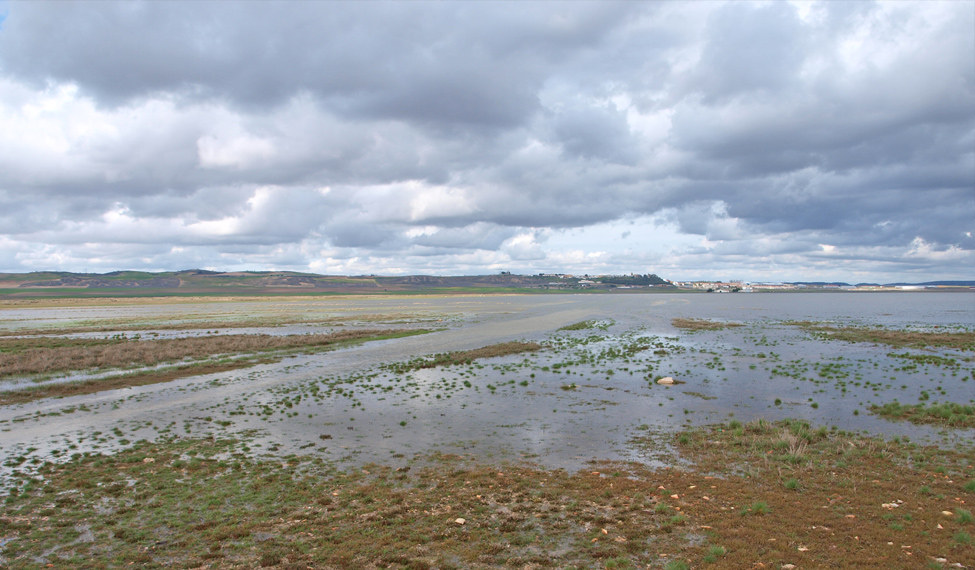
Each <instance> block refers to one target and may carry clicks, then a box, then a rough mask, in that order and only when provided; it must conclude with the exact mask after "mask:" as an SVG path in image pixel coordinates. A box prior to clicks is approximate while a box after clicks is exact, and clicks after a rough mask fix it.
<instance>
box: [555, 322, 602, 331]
mask: <svg viewBox="0 0 975 570" xmlns="http://www.w3.org/2000/svg"><path fill="white" fill-rule="evenodd" d="M609 325H610V322H607V321H597V320H589V321H579V322H578V323H573V324H571V325H565V326H564V327H560V328H558V329H556V330H560V331H581V330H588V329H600V330H606V329H608V328H609Z"/></svg>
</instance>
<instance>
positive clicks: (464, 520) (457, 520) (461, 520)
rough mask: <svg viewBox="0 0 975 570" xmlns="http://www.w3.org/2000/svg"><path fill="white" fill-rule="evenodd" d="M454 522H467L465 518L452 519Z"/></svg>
mask: <svg viewBox="0 0 975 570" xmlns="http://www.w3.org/2000/svg"><path fill="white" fill-rule="evenodd" d="M454 522H455V523H457V524H464V523H466V522H467V519H454Z"/></svg>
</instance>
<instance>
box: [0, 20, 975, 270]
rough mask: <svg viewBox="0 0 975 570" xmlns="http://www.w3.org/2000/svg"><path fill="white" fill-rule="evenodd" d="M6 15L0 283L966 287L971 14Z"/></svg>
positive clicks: (974, 92)
mask: <svg viewBox="0 0 975 570" xmlns="http://www.w3.org/2000/svg"><path fill="white" fill-rule="evenodd" d="M0 18H2V20H0V271H29V270H40V269H62V270H81V269H87V270H89V271H101V270H105V271H108V270H115V269H123V268H133V269H134V268H138V269H155V270H164V269H184V268H191V267H201V268H213V269H225V270H231V269H272V268H274V269H293V270H310V271H317V272H323V273H346V274H360V273H378V274H403V273H438V274H459V273H492V272H496V271H499V270H508V271H515V272H541V271H545V272H548V271H564V272H573V273H580V274H581V273H589V274H599V273H623V272H625V273H629V272H638V273H645V272H654V273H657V274H660V275H662V276H665V277H670V278H674V279H681V278H732V277H735V278H744V279H750V280H780V279H790V280H800V279H803V280H845V281H852V282H860V281H895V280H908V281H926V280H933V279H975V269H973V268H975V238H973V232H975V4H973V3H971V2H918V3H913V2H887V3H882V2H881V3H871V2H860V1H856V2H841V1H829V2H795V3H793V2H755V3H751V2H738V1H735V2H706V3H702V2H675V3H666V2H648V3H639V2H620V3H614V2H565V3H561V2H539V3H533V2H522V3H518V4H517V5H513V4H509V3H491V2H477V3H467V2H429V3H427V2H407V3H403V2H364V3H362V2H360V3H351V2H349V3H338V2H320V3H316V2H300V3H299V2H268V3H263V2H193V3H187V2H138V1H137V2H74V1H72V2H11V3H4V2H0Z"/></svg>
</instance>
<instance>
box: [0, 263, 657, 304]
mask: <svg viewBox="0 0 975 570" xmlns="http://www.w3.org/2000/svg"><path fill="white" fill-rule="evenodd" d="M592 279H593V280H594V281H587V280H584V279H583V278H580V277H572V276H563V275H514V274H512V273H509V272H502V273H500V274H495V275H467V276H447V277H441V276H433V275H407V276H400V277H388V276H377V275H358V276H341V275H318V274H314V273H299V272H294V271H233V272H221V271H209V270H204V269H189V270H185V271H167V272H160V273H149V272H144V271H112V272H110V273H102V274H97V273H70V272H64V271H43V272H33V273H0V298H8V299H9V298H23V297H69V296H157V295H166V296H173V295H241V294H243V295H265V294H268V295H274V294H290V295H295V294H298V295H300V294H311V295H315V294H330V293H332V294H335V293H410V292H413V293H418V292H425V291H430V292H503V291H511V290H525V291H526V292H528V291H533V290H534V291H546V290H573V289H578V290H593V289H595V290H599V289H604V290H608V289H617V288H619V287H622V286H624V285H626V286H630V287H635V288H639V287H644V288H646V287H648V286H651V285H652V286H654V287H656V288H661V287H663V288H668V287H671V285H670V284H669V283H668V282H667V281H665V280H663V279H661V278H660V277H657V276H656V275H642V276H635V275H631V276H619V277H616V276H609V277H605V276H604V277H599V278H592Z"/></svg>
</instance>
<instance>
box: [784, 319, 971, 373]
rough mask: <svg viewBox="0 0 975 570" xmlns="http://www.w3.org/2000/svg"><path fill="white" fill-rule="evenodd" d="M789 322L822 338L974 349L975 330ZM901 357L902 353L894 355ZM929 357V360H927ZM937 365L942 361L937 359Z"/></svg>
mask: <svg viewBox="0 0 975 570" xmlns="http://www.w3.org/2000/svg"><path fill="white" fill-rule="evenodd" d="M786 324H790V325H793V326H797V327H802V328H803V329H805V330H807V331H809V332H811V333H813V334H814V335H816V336H818V337H820V338H823V339H833V340H844V341H846V342H872V343H875V344H886V345H889V346H896V347H907V348H929V347H942V348H953V349H957V350H975V332H969V331H964V332H930V331H928V332H925V331H910V330H893V329H885V328H879V327H872V328H870V327H837V326H832V325H824V324H822V323H816V322H811V321H789V322H788V323H786ZM897 356H898V357H900V358H903V355H897ZM926 360H931V359H926ZM939 364H942V363H940V362H939Z"/></svg>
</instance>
